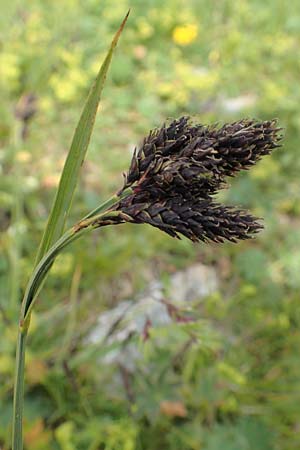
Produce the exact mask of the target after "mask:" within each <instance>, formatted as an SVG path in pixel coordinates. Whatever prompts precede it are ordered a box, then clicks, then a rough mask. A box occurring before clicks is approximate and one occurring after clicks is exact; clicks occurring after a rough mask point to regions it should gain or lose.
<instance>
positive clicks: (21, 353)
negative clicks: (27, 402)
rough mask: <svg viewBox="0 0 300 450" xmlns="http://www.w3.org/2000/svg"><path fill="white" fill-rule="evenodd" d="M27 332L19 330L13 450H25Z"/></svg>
mask: <svg viewBox="0 0 300 450" xmlns="http://www.w3.org/2000/svg"><path fill="white" fill-rule="evenodd" d="M26 337H27V330H22V329H21V328H20V329H19V334H18V342H17V355H16V375H15V385H14V405H13V431H12V450H22V449H23V438H22V417H23V402H24V367H25V346H26Z"/></svg>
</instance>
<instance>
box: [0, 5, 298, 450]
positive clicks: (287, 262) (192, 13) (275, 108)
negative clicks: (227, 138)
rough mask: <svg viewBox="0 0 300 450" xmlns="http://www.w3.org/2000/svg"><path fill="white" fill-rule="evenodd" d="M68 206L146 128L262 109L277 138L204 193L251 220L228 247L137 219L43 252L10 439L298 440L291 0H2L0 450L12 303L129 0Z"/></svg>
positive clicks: (84, 203)
mask: <svg viewBox="0 0 300 450" xmlns="http://www.w3.org/2000/svg"><path fill="white" fill-rule="evenodd" d="M129 6H130V7H131V8H132V10H131V15H130V18H129V21H128V24H127V26H126V29H125V32H124V34H123V36H122V38H121V42H120V44H119V46H118V49H117V52H116V54H115V57H114V60H113V64H112V68H111V70H110V73H109V77H108V81H107V84H106V87H105V91H104V95H103V101H102V104H101V107H100V111H99V115H98V118H97V121H96V126H95V131H94V135H93V138H92V142H91V145H90V149H89V152H88V157H87V161H86V162H85V164H84V167H83V170H82V176H81V180H80V183H79V186H78V189H77V193H76V197H75V199H74V203H73V210H72V222H74V221H76V219H78V218H80V217H82V216H83V215H85V214H86V212H87V211H88V210H90V209H91V208H94V207H95V206H97V205H98V204H99V203H100V202H101V201H102V200H104V199H105V198H106V197H107V196H108V195H109V194H112V193H113V192H115V190H116V189H118V188H119V187H120V185H121V183H122V176H121V174H122V172H124V171H126V170H127V166H128V163H129V161H130V155H131V152H132V149H133V148H134V146H135V145H137V144H138V143H139V142H140V141H141V139H142V138H143V136H145V135H146V134H147V133H148V131H149V129H150V128H152V127H155V126H159V125H161V124H162V123H163V122H164V121H165V120H166V119H167V118H170V117H178V116H180V115H183V114H189V115H192V116H193V117H195V119H197V120H198V121H201V122H204V123H212V122H220V123H223V122H226V121H233V120H236V119H238V118H242V117H256V118H259V119H270V118H274V117H277V118H278V119H279V123H280V125H281V126H282V127H283V128H284V135H285V139H284V146H283V148H281V149H279V150H278V151H276V152H275V153H274V155H272V157H268V158H265V160H264V161H261V162H260V163H259V164H258V166H257V167H255V168H254V169H253V170H251V172H249V173H246V174H243V175H241V176H239V177H238V179H237V180H235V181H234V182H232V183H231V184H232V186H231V189H230V190H227V191H226V192H225V193H223V194H222V198H224V199H226V201H227V202H229V203H230V202H231V203H233V204H237V205H243V206H245V207H247V208H249V209H251V211H253V212H254V213H255V214H256V215H258V216H259V217H264V218H265V230H264V231H263V232H262V233H261V234H260V235H259V237H258V238H257V239H255V240H253V241H251V242H244V243H241V244H238V245H233V244H225V245H220V246H216V245H193V244H191V243H190V242H188V241H187V240H182V241H175V240H172V239H171V238H169V237H168V236H165V235H164V234H163V233H161V232H159V231H158V230H155V229H151V228H150V227H147V226H134V225H124V226H122V227H121V226H120V227H119V228H116V227H114V228H112V229H109V228H107V229H104V230H101V231H99V232H95V233H94V234H93V235H92V236H89V237H88V238H87V239H85V240H84V241H82V242H80V241H79V242H78V243H76V244H75V245H74V246H73V247H72V248H70V249H68V250H67V252H65V253H64V254H63V255H61V256H60V257H59V258H58V260H57V262H56V263H55V265H54V267H53V270H52V272H51V276H50V277H49V279H48V281H47V283H46V286H45V288H44V290H43V293H42V294H41V295H40V301H39V302H38V306H37V308H36V310H35V313H34V316H33V320H32V327H31V332H30V337H29V343H28V345H29V346H28V355H27V368H26V401H25V418H26V419H25V445H26V449H30V450H39V449H61V450H73V449H74V450H75V449H80V450H81V449H82V450H85V449H88V450H97V449H101V450H102V449H103V450H121V449H122V450H142V449H145V450H157V449H165V450H200V449H201V450H219V449H221V448H222V450H250V449H251V450H252V449H255V450H273V449H274V450H276V449H280V450H296V449H298V448H299V447H300V406H299V405H300V360H299V348H300V328H299V327H300V301H299V300H300V295H299V288H300V276H299V273H300V230H299V224H300V206H299V205H300V189H299V173H300V158H299V144H298V141H299V133H300V107H299V105H300V83H299V80H300V78H299V76H300V3H299V1H298V0H289V1H284V0H265V1H264V2H262V1H259V0H252V1H251V0H247V1H246V0H240V1H238V2H237V1H234V0H209V1H207V0H189V1H186V0H185V1H184V0H166V1H164V2H161V1H160V0H144V1H142V0H132V1H127V0H106V1H105V0H85V1H84V2H83V1H80V0H60V1H56V0H30V2H27V4H26V3H25V2H21V1H16V0H10V1H8V0H2V2H1V16H0V22H1V41H0V46H1V54H0V96H1V102H0V115H1V119H0V139H1V148H0V163H1V167H0V170H1V178H0V199H1V202H0V203H1V217H0V226H1V241H0V246H1V259H0V284H1V297H0V336H1V339H0V448H1V449H2V450H7V449H9V448H10V444H9V441H10V420H11V409H12V407H11V403H12V388H13V371H14V358H15V356H14V352H15V339H16V332H17V318H18V307H19V304H20V300H21V297H22V292H23V290H24V287H25V285H26V281H27V279H28V276H29V273H30V270H31V268H32V264H33V261H34V255H35V252H36V249H37V246H38V242H39V240H40V238H41V233H42V230H43V227H44V225H45V221H46V218H47V214H48V213H49V209H50V205H51V202H52V199H53V195H54V192H55V188H56V186H57V183H58V179H59V174H60V172H61V169H62V165H63V162H64V159H65V156H66V153H67V150H68V146H69V143H70V140H71V137H72V133H73V130H74V127H75V125H76V122H77V120H78V118H79V114H80V111H81V108H82V104H83V100H84V99H85V96H86V94H87V92H88V89H89V86H90V84H91V82H92V80H93V77H94V76H95V74H96V71H97V69H98V67H99V64H100V63H101V61H102V59H103V57H104V55H105V51H106V49H107V48H108V45H109V43H110V41H111V39H112V35H113V33H114V32H115V30H116V29H117V27H118V25H119V23H120V21H121V19H122V17H123V16H124V14H125V13H126V11H127V9H128V7H129Z"/></svg>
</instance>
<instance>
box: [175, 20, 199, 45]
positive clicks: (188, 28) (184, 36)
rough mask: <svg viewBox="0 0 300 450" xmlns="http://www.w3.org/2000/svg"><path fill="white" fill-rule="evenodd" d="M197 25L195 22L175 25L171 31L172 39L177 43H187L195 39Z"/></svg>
mask: <svg viewBox="0 0 300 450" xmlns="http://www.w3.org/2000/svg"><path fill="white" fill-rule="evenodd" d="M197 35H198V27H197V25H195V24H186V25H181V26H177V27H175V28H174V31H173V41H174V42H175V43H176V44H178V45H189V44H191V43H192V42H194V40H195V39H196V37H197Z"/></svg>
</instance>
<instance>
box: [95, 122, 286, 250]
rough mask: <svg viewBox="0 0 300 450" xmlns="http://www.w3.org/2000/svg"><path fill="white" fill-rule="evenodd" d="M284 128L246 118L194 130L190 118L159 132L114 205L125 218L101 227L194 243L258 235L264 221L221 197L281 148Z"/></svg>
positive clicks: (137, 157) (137, 156)
mask: <svg viewBox="0 0 300 450" xmlns="http://www.w3.org/2000/svg"><path fill="white" fill-rule="evenodd" d="M280 130H281V129H280V128H278V127H277V122H276V120H271V121H264V122H258V121H256V120H248V119H247V120H240V121H238V122H234V123H231V124H226V125H224V126H222V127H217V126H205V125H193V124H192V123H191V121H190V118H189V117H181V118H180V119H178V120H174V121H173V122H172V123H170V124H169V125H168V126H166V125H164V126H162V127H161V128H160V129H156V130H152V131H151V132H150V134H149V136H148V137H147V138H145V139H144V141H143V143H142V145H141V147H140V148H139V149H135V151H134V154H133V157H132V160H131V164H130V167H129V170H128V173H127V175H126V176H125V182H124V186H123V188H122V189H121V190H120V191H119V192H118V195H119V196H120V200H119V201H118V202H117V203H116V204H115V205H114V206H113V207H112V208H111V210H112V211H117V212H118V214H115V215H112V216H111V218H110V219H109V220H108V221H107V220H106V223H102V222H101V219H99V221H96V222H95V225H96V226H102V225H105V224H107V223H123V222H132V223H148V224H150V225H152V226H154V227H157V228H159V229H160V230H162V231H164V232H166V233H168V234H169V235H171V236H172V237H177V238H179V237H180V235H184V236H186V237H187V238H189V239H191V240H192V241H194V242H198V241H204V242H206V241H214V242H223V241H224V240H229V241H231V242H236V241H238V240H239V239H248V238H251V237H253V235H254V234H255V233H257V232H258V231H259V230H260V229H262V228H263V227H262V225H261V224H260V223H259V222H257V219H256V218H255V217H253V216H252V215H250V214H249V213H247V212H245V211H243V210H240V209H237V208H235V207H231V206H223V205H221V204H218V203H217V202H216V201H215V200H214V195H215V194H216V193H217V192H218V191H219V190H220V189H222V188H224V187H226V185H227V184H226V178H227V177H233V176H235V175H236V174H237V173H238V172H239V171H240V170H247V169H249V168H251V166H253V165H254V164H256V163H257V161H259V160H260V159H261V157H262V156H264V155H268V154H269V153H271V151H272V150H273V149H275V148H277V147H279V146H280V139H281V136H280V134H279V131H280ZM128 188H129V189H128ZM127 191H129V194H128V195H126V196H125V197H123V195H124V192H127ZM121 197H122V198H121Z"/></svg>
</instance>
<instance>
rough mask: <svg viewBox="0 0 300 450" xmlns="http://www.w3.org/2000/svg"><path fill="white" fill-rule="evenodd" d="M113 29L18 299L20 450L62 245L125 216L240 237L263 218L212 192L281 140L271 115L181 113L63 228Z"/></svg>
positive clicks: (202, 235)
mask: <svg viewBox="0 0 300 450" xmlns="http://www.w3.org/2000/svg"><path fill="white" fill-rule="evenodd" d="M128 14H129V13H127V15H126V17H125V18H124V20H123V22H122V24H121V26H120V28H119V29H118V31H117V33H116V35H115V37H114V39H113V41H112V44H111V46H110V48H109V51H108V53H107V56H106V58H105V60H104V62H103V64H102V66H101V68H100V70H99V73H98V75H97V77H96V80H95V82H94V85H93V86H92V88H91V90H90V92H89V95H88V97H87V100H86V103H85V106H84V109H83V112H82V115H81V117H80V120H79V122H78V125H77V127H76V130H75V133H74V137H73V140H72V143H71V147H70V150H69V153H68V156H67V159H66V162H65V165H64V168H63V171H62V175H61V179H60V183H59V186H58V189H57V192H56V196H55V200H54V203H53V206H52V209H51V212H50V215H49V218H48V222H47V225H46V227H45V231H44V234H43V237H42V240H41V243H40V246H39V249H38V252H37V256H36V261H35V267H34V269H33V272H32V275H31V277H30V280H29V282H28V284H27V287H26V290H25V294H24V298H23V301H22V305H21V313H20V321H19V333H18V341H17V352H16V369H15V385H14V405H13V432H12V449H13V450H22V448H23V437H22V420H23V418H22V416H23V395H24V365H25V349H26V338H27V334H28V329H29V325H30V316H31V312H32V309H33V307H34V305H35V301H36V298H37V296H38V294H39V292H40V289H41V288H42V286H43V282H44V281H45V279H46V277H47V275H48V273H49V270H50V269H51V266H52V264H53V262H54V260H55V258H56V257H57V255H58V254H59V253H61V252H62V251H63V250H64V249H65V248H66V247H67V246H69V245H70V244H71V243H72V242H74V241H75V240H77V239H79V238H81V237H83V236H84V235H86V234H87V233H89V232H90V231H92V230H95V229H97V228H100V227H103V226H107V225H115V224H120V223H125V222H130V223H136V224H142V223H148V224H150V225H152V226H154V227H156V228H159V229H160V230H162V231H164V232H166V233H167V234H169V235H170V236H172V237H174V238H180V236H181V235H183V236H185V237H187V238H188V239H190V240H191V241H193V242H199V241H203V242H210V241H212V242H223V241H225V240H229V241H231V242H237V241H239V240H242V239H249V238H252V237H253V236H254V235H255V234H256V233H257V232H258V231H259V230H260V229H261V228H262V225H261V223H260V222H259V221H258V220H257V219H256V218H255V217H253V216H252V215H251V214H249V213H248V212H246V211H243V210H240V209H237V208H235V207H231V206H225V205H221V204H219V203H217V202H216V201H215V199H214V195H215V194H216V193H217V192H218V191H219V190H220V189H221V188H223V187H225V186H226V180H227V178H228V177H233V176H235V175H236V174H237V173H238V172H239V171H240V170H247V169H249V168H251V166H253V165H254V164H255V163H256V162H257V161H258V160H259V159H260V158H261V157H262V156H264V155H267V154H269V153H270V152H271V151H272V150H273V149H275V148H276V147H278V146H279V145H280V139H281V136H280V134H279V131H280V128H278V127H277V124H276V120H270V121H264V122H260V121H257V120H252V119H251V120H250V119H246V120H240V121H237V122H235V123H231V124H225V125H223V126H222V127H218V126H205V125H202V124H193V123H192V121H191V120H190V118H189V117H185V116H184V117H181V118H179V119H177V120H173V121H172V122H171V123H169V124H163V125H162V126H161V127H160V128H158V129H155V130H152V131H151V132H150V133H149V135H148V136H147V137H146V138H145V139H144V141H143V142H142V144H141V146H140V147H139V148H138V149H136V150H135V151H134V153H133V156H132V160H131V163H130V167H129V170H128V171H127V174H126V175H124V184H123V186H122V187H121V189H120V190H119V191H118V192H117V193H116V194H115V195H113V196H112V197H111V198H109V199H108V200H107V201H105V202H104V203H102V204H101V205H99V206H98V207H97V208H96V209H94V210H93V211H91V212H89V213H88V214H87V215H86V216H85V217H83V218H82V219H81V220H79V221H78V222H77V223H76V224H75V225H73V226H72V227H71V228H70V229H68V230H67V231H65V223H66V219H67V217H68V215H69V211H70V207H71V202H72V197H73V193H74V190H75V188H76V183H77V180H78V177H79V172H80V168H81V166H82V163H83V161H84V158H85V155H86V152H87V149H88V145H89V141H90V137H91V133H92V130H93V126H94V121H95V116H96V112H97V109H98V106H99V102H100V97H101V93H102V90H103V87H104V83H105V79H106V75H107V71H108V68H109V65H110V62H111V59H112V55H113V52H114V49H115V47H116V45H117V42H118V39H119V37H120V35H121V32H122V30H123V28H124V26H125V23H126V21H127V18H128Z"/></svg>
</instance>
